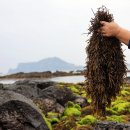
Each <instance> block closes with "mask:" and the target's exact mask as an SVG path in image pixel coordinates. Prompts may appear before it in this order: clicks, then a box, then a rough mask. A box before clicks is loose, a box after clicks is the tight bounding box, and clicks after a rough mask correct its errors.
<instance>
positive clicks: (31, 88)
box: [4, 84, 40, 99]
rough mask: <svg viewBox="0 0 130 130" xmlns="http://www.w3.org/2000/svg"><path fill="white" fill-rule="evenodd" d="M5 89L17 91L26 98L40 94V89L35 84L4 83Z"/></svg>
mask: <svg viewBox="0 0 130 130" xmlns="http://www.w3.org/2000/svg"><path fill="white" fill-rule="evenodd" d="M4 86H5V87H4V89H5V90H11V91H14V92H17V93H19V94H22V95H24V96H25V97H27V98H30V99H35V98H37V97H38V96H39V94H40V89H38V88H37V86H36V85H35V84H26V85H25V84H11V85H8V86H7V85H4Z"/></svg>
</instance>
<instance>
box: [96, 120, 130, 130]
mask: <svg viewBox="0 0 130 130" xmlns="http://www.w3.org/2000/svg"><path fill="white" fill-rule="evenodd" d="M94 130H130V124H123V123H116V122H98V123H97V124H96V126H95V129H94Z"/></svg>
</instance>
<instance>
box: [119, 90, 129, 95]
mask: <svg viewBox="0 0 130 130" xmlns="http://www.w3.org/2000/svg"><path fill="white" fill-rule="evenodd" d="M121 95H122V96H128V95H130V92H128V91H126V90H122V91H121Z"/></svg>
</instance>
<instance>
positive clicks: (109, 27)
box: [101, 21, 130, 45]
mask: <svg viewBox="0 0 130 130" xmlns="http://www.w3.org/2000/svg"><path fill="white" fill-rule="evenodd" d="M101 24H102V25H103V26H102V27H101V33H102V34H103V36H106V37H110V36H114V37H116V38H117V39H119V40H120V41H121V42H123V43H124V44H126V45H128V43H129V40H130V31H128V30H126V29H124V28H122V27H120V26H119V25H118V24H117V23H115V22H110V23H108V22H105V21H102V22H101Z"/></svg>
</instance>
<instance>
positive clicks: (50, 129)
mask: <svg viewBox="0 0 130 130" xmlns="http://www.w3.org/2000/svg"><path fill="white" fill-rule="evenodd" d="M42 117H43V119H44V120H45V122H46V124H47V126H48V128H49V130H52V126H51V123H50V122H49V121H48V120H47V118H46V117H45V115H44V114H42Z"/></svg>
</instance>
